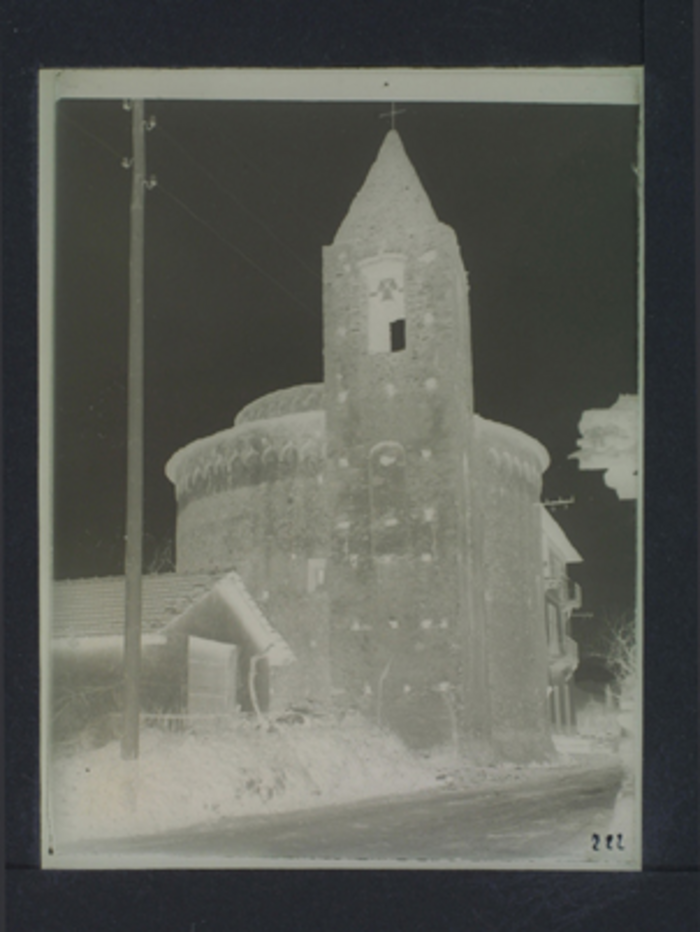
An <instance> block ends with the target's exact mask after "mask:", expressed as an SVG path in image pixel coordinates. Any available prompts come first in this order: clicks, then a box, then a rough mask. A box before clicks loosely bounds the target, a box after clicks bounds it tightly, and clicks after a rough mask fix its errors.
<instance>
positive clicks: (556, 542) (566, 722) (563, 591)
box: [541, 507, 581, 734]
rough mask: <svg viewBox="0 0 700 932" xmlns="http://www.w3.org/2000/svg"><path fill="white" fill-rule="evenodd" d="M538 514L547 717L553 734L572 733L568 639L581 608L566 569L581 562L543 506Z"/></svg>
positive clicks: (572, 661) (573, 652)
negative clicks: (543, 595)
mask: <svg viewBox="0 0 700 932" xmlns="http://www.w3.org/2000/svg"><path fill="white" fill-rule="evenodd" d="M541 514H542V562H543V567H544V592H545V623H546V627H547V649H548V654H549V707H550V715H551V719H552V727H553V729H554V731H555V732H558V733H563V734H572V733H574V732H575V731H576V705H575V702H574V683H573V675H574V672H575V670H576V668H577V667H578V663H579V655H578V644H577V643H576V641H575V640H574V639H573V638H572V637H571V613H572V612H573V611H574V610H575V609H577V608H580V607H581V587H580V586H579V585H578V583H576V582H574V581H573V580H571V579H569V576H568V569H567V568H568V567H569V566H570V565H571V564H573V563H580V562H581V555H580V554H579V553H578V551H577V550H576V549H575V548H574V547H573V546H572V545H571V542H570V541H569V539H568V538H567V536H566V534H565V533H564V531H563V530H562V529H561V527H560V526H559V524H557V522H556V521H555V520H554V518H553V517H552V516H551V515H550V514H549V512H548V511H547V509H546V508H545V507H543V508H542V511H541Z"/></svg>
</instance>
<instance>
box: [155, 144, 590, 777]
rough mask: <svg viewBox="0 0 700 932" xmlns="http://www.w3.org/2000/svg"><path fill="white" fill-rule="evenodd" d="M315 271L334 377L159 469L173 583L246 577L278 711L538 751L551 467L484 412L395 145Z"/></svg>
mask: <svg viewBox="0 0 700 932" xmlns="http://www.w3.org/2000/svg"><path fill="white" fill-rule="evenodd" d="M323 264H324V276H323V277H324V381H323V383H321V384H317V385H303V386H297V387H294V388H289V389H286V390H282V391H278V392H274V393H273V394H271V395H268V396H265V397H263V398H261V399H259V400H257V401H255V402H253V403H252V404H250V405H248V406H247V407H246V408H244V409H243V410H242V411H241V412H240V413H239V414H238V416H237V417H236V419H235V423H234V426H233V427H231V428H229V429H227V430H223V431H221V432H220V433H218V434H215V435H213V436H210V437H205V438H203V439H200V440H197V441H195V442H193V443H191V444H190V445H188V446H187V447H185V448H184V449H181V450H179V451H178V452H177V453H176V454H175V455H174V456H173V457H172V458H171V460H170V462H169V463H168V465H167V470H166V471H167V475H168V477H169V478H170V480H171V481H172V482H173V484H174V486H175V491H176V495H177V503H178V518H177V572H178V573H181V574H192V573H204V574H210V573H224V572H227V571H229V570H234V569H235V571H236V573H237V574H238V575H239V577H240V579H241V580H242V583H243V585H244V587H245V589H246V590H247V591H248V592H249V594H250V596H251V597H252V599H253V600H254V602H255V603H256V605H257V607H258V608H259V610H260V611H261V612H262V613H263V614H264V616H265V617H266V619H267V620H268V621H269V623H270V624H271V625H272V627H273V628H274V629H275V630H276V631H277V632H279V634H280V635H281V637H282V638H283V639H284V641H285V643H286V644H287V645H288V646H289V648H290V649H291V651H292V652H293V654H294V656H295V657H296V660H297V663H296V664H292V665H291V666H290V667H289V673H290V675H289V676H287V677H279V678H278V679H277V680H276V681H275V680H274V678H273V679H272V680H271V682H270V697H269V702H270V707H271V708H274V707H276V706H278V707H283V706H285V705H286V704H289V703H290V702H296V701H299V700H302V699H310V700H315V701H317V702H320V703H325V704H328V703H330V702H333V703H334V704H340V705H341V706H348V707H357V708H360V709H362V710H364V711H366V712H367V713H368V714H370V715H372V716H374V717H375V718H376V719H377V720H378V721H380V722H381V723H382V724H385V725H387V726H389V727H390V728H392V729H394V730H395V731H396V732H397V733H398V734H399V735H400V736H402V737H403V738H404V740H405V741H406V742H407V743H409V744H410V745H413V746H418V747H428V746H431V745H437V744H440V743H445V742H447V741H455V740H456V741H459V743H460V744H461V746H462V747H463V748H464V749H465V750H466V751H467V753H473V754H475V755H478V754H479V753H482V752H483V753H485V754H486V755H491V756H492V755H493V754H496V755H503V756H507V757H510V758H516V759H526V760H529V759H535V758H539V757H542V756H543V755H545V754H546V753H547V752H548V751H549V750H550V749H551V738H550V715H549V710H548V700H547V689H548V678H549V676H550V671H551V666H552V665H551V662H550V659H549V658H550V655H549V653H548V643H547V636H546V631H545V626H544V625H543V624H542V618H543V616H544V615H545V607H544V601H545V592H547V605H548V606H549V604H550V603H551V604H555V603H554V601H553V598H552V593H553V591H554V589H553V587H552V586H549V585H547V586H545V585H544V581H543V570H542V536H543V528H542V521H543V519H542V518H541V513H542V512H543V509H542V507H541V505H540V496H541V482H542V479H541V477H542V473H543V471H544V470H545V469H546V468H547V466H548V464H549V458H548V454H547V452H546V450H545V449H544V448H543V447H542V446H541V445H540V444H539V443H538V442H537V441H536V440H534V439H533V438H532V437H529V436H527V435H526V434H524V433H522V432H521V431H519V430H516V429H514V428H512V427H508V426H505V425H503V424H498V423H494V422H493V421H488V420H485V419H483V418H480V417H479V416H478V415H476V414H475V413H474V410H473V385H472V351H471V336H470V317H469V286H468V282H467V276H466V273H465V270H464V267H463V264H462V259H461V255H460V249H459V245H458V243H457V240H456V237H455V234H454V232H453V230H452V229H450V228H449V227H447V226H445V225H444V224H442V223H440V221H439V220H438V218H437V217H436V216H435V213H434V211H433V208H432V206H431V203H430V200H429V198H428V196H427V194H426V192H425V191H424V189H423V187H422V186H421V183H420V181H419V179H418V177H417V175H416V173H415V171H414V169H413V167H412V165H411V164H410V162H409V160H408V158H407V156H406V153H405V151H404V148H403V145H402V143H401V141H400V139H399V136H398V134H397V133H396V132H395V131H393V130H392V131H391V132H389V133H388V135H387V137H386V139H385V141H384V143H383V145H382V147H381V150H380V152H379V155H378V158H377V160H376V162H375V164H374V165H373V166H372V168H371V170H370V172H369V175H368V177H367V179H366V181H365V183H364V185H363V187H362V189H361V190H360V192H359V193H358V195H357V196H356V198H355V200H354V201H353V204H352V206H351V207H350V210H349V213H348V215H347V216H346V218H345V220H344V221H343V222H342V224H341V225H340V228H339V230H338V233H337V235H336V237H335V240H334V242H333V244H332V245H330V246H328V247H327V248H325V250H324V256H323ZM544 521H545V522H546V527H545V536H548V538H552V539H553V541H554V545H556V544H557V540H555V539H554V538H555V537H556V535H555V534H554V533H553V531H552V525H554V522H553V521H552V520H551V519H547V518H545V519H544ZM550 522H551V523H550ZM562 536H563V534H562ZM554 545H553V548H552V550H551V553H554V551H555V550H556V546H554ZM549 552H550V551H549V550H548V553H549ZM564 562H565V563H566V553H565V554H564ZM548 574H549V571H548V570H547V571H545V574H544V575H548ZM568 604H569V603H568V602H567V600H566V599H564V600H563V602H562V603H561V604H559V605H558V610H559V612H560V614H559V615H558V616H557V618H558V619H559V620H558V622H557V624H558V625H559V624H560V623H561V622H560V619H561V618H563V617H565V615H566V612H567V611H569V609H568V608H567V606H568ZM548 611H549V609H548ZM558 631H559V632H560V635H561V636H560V640H561V643H562V645H563V647H562V651H564V652H565V651H566V650H567V649H569V647H570V645H569V644H568V642H567V641H564V640H563V639H564V638H565V637H568V635H567V634H565V633H564V630H563V628H561V627H559V628H558ZM557 636H558V637H559V635H557ZM551 644H552V642H551V641H550V645H551ZM552 649H553V648H552ZM572 649H573V648H572ZM557 656H559V654H557ZM261 662H262V664H263V665H264V664H265V662H266V661H265V660H264V658H263V659H262V661H261ZM294 669H296V670H297V673H296V674H295V675H294V676H292V675H291V671H292V670H294ZM557 669H559V668H557ZM556 676H557V677H558V676H559V674H558V673H557V674H556ZM558 682H559V680H558V679H557V683H558ZM557 688H558V687H557ZM562 702H563V699H562Z"/></svg>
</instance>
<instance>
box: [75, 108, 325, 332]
mask: <svg viewBox="0 0 700 932" xmlns="http://www.w3.org/2000/svg"><path fill="white" fill-rule="evenodd" d="M63 119H64V120H65V121H66V122H68V123H70V124H71V125H72V126H74V127H75V128H76V129H77V130H79V131H80V132H81V133H83V135H85V136H86V137H87V138H89V139H91V140H92V141H93V142H94V143H95V144H97V145H99V146H101V147H102V148H104V149H105V150H107V151H108V152H110V153H111V154H112V155H113V156H114V157H115V158H116V159H117V160H118V161H119V163H120V164H121V165H124V162H125V159H126V157H125V156H124V155H123V154H122V153H120V152H118V151H117V150H116V149H115V148H114V147H113V146H111V145H110V144H109V143H108V142H106V141H105V140H104V139H102V138H101V137H100V136H97V135H96V134H95V133H92V132H91V131H90V130H88V129H86V128H85V127H84V126H82V125H81V124H80V123H78V122H77V121H76V120H73V119H71V118H70V117H67V116H64V117H63ZM168 136H169V134H168ZM203 170H204V171H205V172H206V170H205V169H203ZM155 187H156V189H157V190H160V191H162V192H163V194H165V195H166V197H168V198H169V199H170V200H171V201H173V203H175V204H176V205H177V206H178V207H179V208H180V209H181V210H182V211H183V212H184V213H186V214H188V216H190V217H191V218H192V219H193V220H195V221H197V223H199V224H200V225H201V226H203V227H204V228H205V229H207V230H208V231H209V232H210V233H211V234H212V235H213V236H215V237H216V238H217V239H218V240H219V241H220V242H221V243H223V244H224V245H225V246H227V247H228V248H229V249H230V250H231V251H232V252H234V253H235V254H236V255H237V256H239V257H240V258H241V259H243V260H244V261H245V262H247V263H248V264H249V265H250V266H251V267H252V268H254V269H255V270H256V271H257V272H258V273H259V274H260V275H262V276H263V277H264V278H265V279H267V280H268V281H269V282H271V283H272V284H274V285H275V286H276V287H277V288H278V289H279V290H280V291H282V292H283V293H284V294H285V295H286V296H287V297H288V298H290V299H291V300H292V301H293V302H294V303H295V304H296V305H297V306H298V307H300V308H301V309H302V310H304V311H306V312H307V313H308V314H309V315H311V316H312V317H314V318H317V317H318V315H317V314H316V313H315V312H314V311H312V310H311V308H310V307H309V306H308V305H307V304H305V303H304V302H303V301H302V300H300V299H299V298H298V297H297V296H296V295H295V294H294V293H293V292H291V291H290V290H289V289H288V288H287V287H286V286H285V285H283V284H282V282H280V281H279V280H278V279H277V278H275V276H274V275H271V274H270V273H269V272H267V271H266V270H265V269H264V268H263V267H262V266H261V265H259V264H258V263H257V262H256V261H255V259H253V258H252V257H251V256H249V255H248V253H246V252H245V251H244V250H243V249H241V248H240V247H239V246H237V245H236V244H235V243H233V242H231V240H229V239H228V238H227V237H225V236H223V235H222V234H221V233H220V232H219V231H218V230H217V229H216V228H215V227H214V226H212V224H211V223H209V222H208V221H207V220H205V219H204V218H203V217H201V216H200V215H199V214H198V213H197V212H196V211H195V210H194V209H193V208H192V207H190V206H189V205H188V204H187V203H186V202H185V201H183V200H182V198H180V197H178V196H177V195H176V194H174V193H173V192H172V191H169V190H168V189H167V188H166V187H165V186H164V185H163V183H162V181H161V180H158V182H157V184H156V186H155ZM225 193H228V194H229V196H230V197H231V198H232V199H234V198H233V195H231V194H230V192H225ZM314 274H315V273H314Z"/></svg>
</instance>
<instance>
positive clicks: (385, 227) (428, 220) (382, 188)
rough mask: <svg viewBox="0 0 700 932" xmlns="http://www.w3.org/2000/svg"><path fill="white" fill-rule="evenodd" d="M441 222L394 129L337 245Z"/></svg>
mask: <svg viewBox="0 0 700 932" xmlns="http://www.w3.org/2000/svg"><path fill="white" fill-rule="evenodd" d="M438 222H439V221H438V219H437V217H436V216H435V211H434V210H433V207H432V204H431V203H430V199H429V197H428V195H427V194H426V193H425V190H424V188H423V185H422V184H421V182H420V179H419V178H418V175H417V174H416V170H415V168H414V167H413V165H411V162H410V161H409V158H408V156H407V155H406V150H405V149H404V147H403V143H402V142H401V137H400V136H399V134H398V133H397V132H396V130H395V129H392V130H389V132H388V133H387V134H386V137H385V138H384V142H383V143H382V147H381V149H380V150H379V154H378V155H377V158H376V160H375V162H374V165H372V167H371V168H370V170H369V173H368V175H367V178H366V179H365V183H364V184H363V185H362V187H361V188H360V190H359V192H358V193H357V195H356V196H355V199H354V201H353V202H352V204H351V205H350V210H349V211H348V213H347V215H346V217H345V220H343V222H342V223H341V225H340V228H339V230H338V232H337V233H336V236H335V242H336V243H340V242H347V241H349V240H359V239H367V238H368V237H370V238H372V239H374V238H376V237H379V238H380V239H381V238H383V237H384V236H385V235H388V234H391V233H392V232H399V231H403V230H406V229H410V228H412V229H420V228H425V227H433V226H435V225H436V224H437V223H438Z"/></svg>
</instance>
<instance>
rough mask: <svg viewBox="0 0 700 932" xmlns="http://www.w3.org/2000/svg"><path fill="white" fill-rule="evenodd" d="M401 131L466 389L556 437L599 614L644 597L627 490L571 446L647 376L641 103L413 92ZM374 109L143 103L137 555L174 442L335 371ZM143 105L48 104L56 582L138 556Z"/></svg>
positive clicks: (567, 520)
mask: <svg viewBox="0 0 700 932" xmlns="http://www.w3.org/2000/svg"><path fill="white" fill-rule="evenodd" d="M401 108H402V109H404V110H405V112H404V113H402V114H400V115H399V116H398V117H397V123H396V127H397V129H398V131H399V133H400V135H401V138H402V140H403V143H404V146H405V148H406V151H407V154H408V156H409V158H410V159H411V161H412V162H413V164H414V166H415V168H416V171H417V172H418V175H419V177H420V178H421V180H422V182H423V185H424V187H425V189H426V191H427V193H428V195H429V197H430V199H431V201H432V204H433V207H434V209H435V211H436V213H437V215H438V217H439V218H440V220H441V221H442V222H444V223H446V224H448V225H449V226H451V227H453V228H454V230H455V231H456V233H457V237H458V240H459V242H460V245H461V249H462V255H463V259H464V263H465V266H466V268H467V270H468V273H469V277H470V285H471V292H470V294H471V326H472V340H473V352H474V380H475V405H476V410H477V412H478V413H479V414H481V415H482V416H484V417H487V418H492V419H494V420H497V421H502V422H504V423H507V424H511V425H513V426H514V427H517V428H519V429H521V430H524V431H526V432H527V433H529V434H531V435H532V436H533V437H535V438H536V439H537V440H539V441H540V442H541V443H543V444H544V445H545V447H547V449H548V450H549V452H550V456H551V459H552V465H551V467H550V469H549V470H548V472H547V473H546V474H545V479H544V498H545V499H548V500H558V499H569V498H574V499H575V502H574V504H572V505H570V506H568V507H567V508H561V507H559V508H556V509H554V510H553V511H552V513H553V515H554V517H555V518H556V519H557V520H558V521H559V522H560V523H561V524H562V526H563V528H564V530H565V531H566V532H567V534H568V535H569V537H570V539H571V541H572V543H573V544H574V546H575V547H576V548H577V549H578V550H579V552H580V553H581V555H582V556H583V557H584V563H583V564H581V565H580V566H577V567H574V568H572V570H571V575H572V576H573V577H574V578H576V579H577V580H578V581H579V582H581V583H582V585H583V588H584V599H585V602H584V611H586V612H592V613H594V614H595V615H596V617H602V615H603V614H619V613H621V612H626V611H630V610H631V609H632V607H633V602H634V568H635V503H634V502H630V501H622V502H621V501H619V500H618V499H617V496H616V495H615V493H614V492H613V491H612V490H611V489H609V488H608V487H607V486H606V485H605V483H604V481H603V477H602V474H601V473H599V472H582V471H580V470H579V468H578V466H577V463H576V461H575V460H571V459H569V458H568V457H569V455H570V454H571V453H572V452H574V450H575V449H576V445H577V438H578V431H577V425H578V422H579V420H580V418H581V416H582V414H583V412H584V411H585V410H589V409H592V408H605V407H609V406H610V405H612V404H613V403H614V402H615V401H616V400H617V398H618V396H619V395H620V394H634V393H635V392H636V391H637V177H636V173H635V162H636V146H637V113H636V109H635V108H633V107H624V106H589V105H551V104H547V105H536V104H531V105H525V104H459V103H449V104H447V103H445V104H432V103H431V104H411V103H408V104H402V105H401ZM384 112H386V105H384V104H381V103H289V102H280V103H276V102H215V101H208V102H196V101H188V102H182V101H162V100H160V101H154V102H147V104H146V114H147V115H148V116H150V115H153V116H155V118H156V127H155V128H154V129H153V130H152V131H151V132H149V133H148V134H147V137H146V146H147V164H148V173H149V174H153V175H154V176H155V177H156V180H157V185H156V186H155V187H153V188H152V189H151V190H149V191H148V192H147V195H146V273H145V274H146V284H145V318H146V324H145V326H146V350H145V352H146V410H145V506H144V507H145V518H144V520H145V529H144V530H145V540H144V569H145V570H147V571H148V570H153V569H155V568H157V567H159V566H160V567H161V568H162V566H163V564H162V560H161V558H162V555H163V553H164V552H165V551H166V549H167V546H168V542H169V541H173V540H174V537H175V515H176V509H175V500H174V494H173V489H172V486H171V485H170V483H169V482H168V480H167V479H166V477H165V474H164V466H165V463H166V462H167V460H168V458H169V457H170V456H171V455H172V454H173V453H174V452H175V451H176V450H177V449H178V448H180V447H182V446H184V445H186V444H187V443H189V442H190V441H192V440H194V439H196V438H198V437H203V436H206V435H208V434H210V433H213V432H215V431H218V430H222V429H225V428H226V427H229V426H230V425H231V424H232V423H233V419H234V417H235V415H236V413H237V412H238V411H239V410H240V408H241V407H243V406H244V405H245V404H247V403H248V402H250V401H252V400H253V399H254V398H257V397H259V396H260V395H262V394H264V393H266V392H269V391H273V390H275V389H278V388H284V387H287V386H290V385H294V384H299V383H303V382H313V381H321V380H322V377H323V370H322V355H321V347H322V331H321V326H322V324H321V320H322V313H321V249H322V246H323V245H327V244H329V243H331V242H332V240H333V237H334V235H335V232H336V230H337V228H338V227H339V225H340V223H341V221H342V220H343V217H344V216H345V214H346V212H347V210H348V208H349V206H350V203H351V201H352V199H353V197H354V195H355V194H356V193H357V191H358V190H359V188H360V186H361V184H362V182H363V181H364V178H365V176H366V174H367V172H368V170H369V168H370V166H371V164H372V162H373V161H374V159H375V157H376V154H377V152H378V150H379V147H380V145H381V142H382V140H383V137H384V134H385V133H386V132H387V130H388V128H389V125H388V119H387V118H385V117H382V116H381V114H382V113H384ZM130 121H131V114H130V113H129V112H127V111H126V110H124V109H123V107H122V105H121V102H119V101H110V100H92V101H80V100H70V101H61V102H60V103H59V105H58V109H57V147H56V160H57V161H56V171H57V201H56V227H55V243H56V254H55V261H56V280H55V301H54V317H55V392H54V398H55V470H54V479H55V498H54V505H55V507H54V521H55V547H54V561H55V565H54V572H55V576H56V577H57V578H79V577H89V576H101V575H110V574H120V573H122V572H123V565H124V523H125V490H126V371H127V370H126V366H127V351H126V350H127V318H128V247H129V202H130V189H131V174H130V171H129V170H128V169H125V168H124V167H123V166H122V164H121V160H122V158H123V157H128V156H129V155H130V150H131V125H130Z"/></svg>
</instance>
